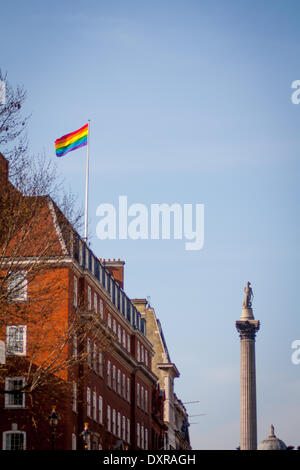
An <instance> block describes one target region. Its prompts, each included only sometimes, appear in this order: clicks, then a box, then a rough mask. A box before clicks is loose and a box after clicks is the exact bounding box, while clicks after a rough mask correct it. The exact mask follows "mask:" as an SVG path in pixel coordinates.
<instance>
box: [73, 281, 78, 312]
mask: <svg viewBox="0 0 300 470" xmlns="http://www.w3.org/2000/svg"><path fill="white" fill-rule="evenodd" d="M73 306H74V307H75V308H77V307H78V279H77V277H76V276H74V295H73Z"/></svg>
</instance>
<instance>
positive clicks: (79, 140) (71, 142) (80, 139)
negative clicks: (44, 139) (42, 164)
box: [55, 124, 89, 157]
mask: <svg viewBox="0 0 300 470" xmlns="http://www.w3.org/2000/svg"><path fill="white" fill-rule="evenodd" d="M88 133H89V125H88V124H85V125H84V126H82V127H81V128H80V129H78V130H77V131H74V132H71V133H70V134H66V135H63V136H62V137H60V138H59V139H56V141H55V151H56V156H57V157H62V156H63V155H66V154H67V153H68V152H72V150H76V149H79V148H80V147H84V146H85V145H87V143H88Z"/></svg>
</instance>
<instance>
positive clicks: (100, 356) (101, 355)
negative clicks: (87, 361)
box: [98, 351, 103, 377]
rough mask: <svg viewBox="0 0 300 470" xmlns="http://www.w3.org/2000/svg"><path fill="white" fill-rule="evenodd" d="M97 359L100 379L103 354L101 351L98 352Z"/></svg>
mask: <svg viewBox="0 0 300 470" xmlns="http://www.w3.org/2000/svg"><path fill="white" fill-rule="evenodd" d="M98 358H99V363H98V366H99V375H100V377H103V353H102V351H100V352H99V355H98Z"/></svg>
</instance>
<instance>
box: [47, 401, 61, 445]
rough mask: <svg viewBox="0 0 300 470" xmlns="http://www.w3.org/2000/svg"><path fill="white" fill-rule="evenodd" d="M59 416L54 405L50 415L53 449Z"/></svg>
mask: <svg viewBox="0 0 300 470" xmlns="http://www.w3.org/2000/svg"><path fill="white" fill-rule="evenodd" d="M58 420H59V417H58V415H57V413H56V411H55V406H53V407H52V413H51V415H50V416H49V424H50V426H51V450H55V431H56V426H57V423H58Z"/></svg>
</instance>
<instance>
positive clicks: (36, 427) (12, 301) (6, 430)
mask: <svg viewBox="0 0 300 470" xmlns="http://www.w3.org/2000/svg"><path fill="white" fill-rule="evenodd" d="M3 158H4V157H3V156H1V158H0V163H1V168H2V169H3V171H2V172H1V178H2V179H4V180H5V178H6V179H7V174H8V173H7V171H6V170H7V166H6V163H5V159H4V160H3ZM1 168H0V170H1ZM2 187H3V186H2ZM40 202H41V203H40V207H39V212H37V214H36V215H35V217H34V220H31V221H30V224H31V225H30V227H29V229H28V226H27V231H28V237H27V239H26V240H25V238H24V243H22V245H21V246H22V248H21V249H19V250H18V254H17V257H15V261H16V263H13V264H12V263H10V262H9V261H11V257H12V256H14V255H13V253H14V252H13V248H11V251H9V250H7V251H6V256H7V262H6V259H5V257H4V262H2V264H1V278H2V279H7V284H8V285H9V283H14V286H15V284H16V279H17V278H18V274H19V273H21V274H22V276H24V280H23V281H22V282H23V284H21V291H22V295H23V298H21V297H20V298H18V297H16V296H15V297H10V298H8V299H7V301H6V303H4V302H3V303H2V304H1V309H2V318H1V323H0V340H2V341H4V342H5V343H6V348H7V349H6V364H3V365H0V376H1V384H0V387H1V394H0V435H1V436H2V448H26V449H29V450H31V449H32V450H37V449H38V450H44V449H45V450H46V449H50V448H51V446H52V443H53V440H52V434H51V426H50V425H49V415H50V414H51V410H52V408H53V407H55V412H56V413H57V414H58V416H59V420H58V423H57V426H56V428H55V440H54V443H55V448H56V449H64V450H70V449H83V448H86V447H87V448H90V449H114V448H128V449H152V448H153V446H154V447H155V446H157V445H159V444H158V441H159V439H163V435H164V432H165V428H164V424H163V422H162V421H161V419H160V418H159V417H160V416H161V414H162V409H163V396H162V395H159V397H157V396H156V395H155V390H156V388H157V376H156V375H155V374H154V372H153V371H152V357H153V355H154V350H153V347H152V344H151V342H150V341H149V339H148V338H147V337H146V334H145V333H146V321H145V319H143V318H142V316H141V315H140V313H139V312H138V310H137V309H136V307H135V306H134V304H133V303H132V302H131V300H130V299H129V298H128V297H127V295H126V293H125V292H124V290H123V286H124V262H122V261H120V260H117V261H116V260H107V261H106V262H105V260H99V258H97V257H96V256H95V254H94V253H93V252H92V251H91V250H90V249H89V247H88V246H87V244H86V243H85V242H84V241H83V240H82V239H81V237H80V236H79V235H78V233H77V232H76V231H75V230H74V229H73V228H72V226H71V225H70V224H69V222H68V221H67V220H66V219H65V218H64V216H63V214H62V213H61V212H60V210H59V208H58V207H57V206H56V205H55V203H54V202H53V201H52V200H51V199H50V198H47V197H46V198H42V199H41V201H40ZM24 223H26V220H25V221H24ZM27 225H28V223H27ZM42 233H43V235H42ZM46 234H47V236H46ZM18 236H19V234H17V233H16V239H13V240H12V241H11V246H12V247H14V246H15V245H16V244H17V243H18ZM42 236H43V237H45V240H46V238H47V240H48V239H49V240H50V241H51V243H50V244H49V248H48V251H47V253H46V252H45V253H43V256H42V258H41V259H40V260H39V262H38V263H37V261H36V258H37V256H38V254H39V252H40V250H41V248H38V243H39V241H40V239H41V237H42ZM30 240H31V243H30ZM33 240H35V242H34V243H33V242H32V241H33ZM44 245H45V242H43V246H44ZM22 249H23V251H22ZM11 266H13V269H12V268H11ZM21 266H22V269H21ZM11 270H12V272H11ZM16 275H17V277H16ZM5 285H6V284H5V282H2V289H3V286H4V287H5ZM25 290H26V292H25ZM25 294H26V295H25ZM18 348H19V349H18ZM20 387H21V392H18V389H20ZM14 390H15V391H14ZM8 391H9V392H10V393H7V392H8ZM5 392H6V393H5ZM153 397H154V398H155V399H154V400H153ZM86 423H87V424H86ZM84 429H88V432H86V433H84V432H83V431H84ZM157 436H158V437H157ZM154 438H155V439H154Z"/></svg>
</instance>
